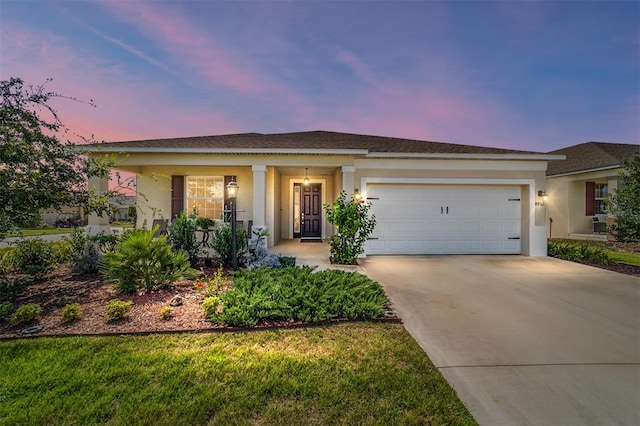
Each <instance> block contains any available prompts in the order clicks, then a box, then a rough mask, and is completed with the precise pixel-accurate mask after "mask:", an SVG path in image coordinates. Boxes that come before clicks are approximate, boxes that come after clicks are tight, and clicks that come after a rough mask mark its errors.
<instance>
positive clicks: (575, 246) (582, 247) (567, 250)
mask: <svg viewBox="0 0 640 426" xmlns="http://www.w3.org/2000/svg"><path fill="white" fill-rule="evenodd" d="M547 247H548V251H547V253H548V255H549V256H551V257H557V258H558V259H563V260H569V261H572V262H576V261H580V260H586V261H589V262H594V263H600V264H602V265H610V264H611V263H612V262H613V260H612V259H611V257H610V256H609V254H608V253H607V250H606V248H605V247H604V246H602V245H598V244H594V243H590V242H587V241H549V242H548V243H547Z"/></svg>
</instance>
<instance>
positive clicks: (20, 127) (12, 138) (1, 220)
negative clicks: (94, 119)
mask: <svg viewBox="0 0 640 426" xmlns="http://www.w3.org/2000/svg"><path fill="white" fill-rule="evenodd" d="M45 84H46V83H45ZM57 97H62V98H66V99H71V100H75V99H74V98H70V97H66V96H62V95H60V94H57V93H54V92H50V91H46V90H45V85H39V86H31V85H25V83H24V82H23V81H22V80H21V79H20V78H11V79H9V80H4V81H0V204H1V205H2V209H1V210H0V239H2V238H3V237H4V236H6V233H7V231H8V230H10V229H11V228H13V227H16V226H21V225H22V224H23V223H25V222H28V221H29V220H30V219H31V218H33V217H34V215H38V214H39V211H40V209H43V208H60V207H62V206H69V205H72V206H78V205H79V206H85V207H89V206H91V208H90V209H91V210H93V211H98V212H102V211H105V210H106V208H107V205H106V199H107V197H106V196H105V195H106V194H100V195H101V196H99V197H97V198H96V197H95V196H96V195H99V194H93V195H94V197H93V198H92V194H90V191H89V190H88V183H87V180H88V178H89V177H91V176H101V177H105V178H108V176H109V165H107V164H106V163H101V164H98V163H96V162H93V161H89V159H88V158H87V157H86V156H84V155H82V153H81V152H80V151H79V150H78V149H77V145H76V144H74V143H72V142H71V141H69V140H65V141H61V140H60V138H61V137H64V138H66V137H67V136H68V135H70V134H71V132H69V130H68V129H67V128H66V127H65V126H64V125H63V123H62V121H61V120H60V119H59V117H58V114H57V112H56V111H55V110H54V109H53V108H52V107H51V106H50V101H51V99H52V98H57ZM91 104H92V103H91ZM96 199H100V200H102V202H96V201H95V200H96ZM90 200H93V201H91V202H90Z"/></svg>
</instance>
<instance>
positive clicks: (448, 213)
mask: <svg viewBox="0 0 640 426" xmlns="http://www.w3.org/2000/svg"><path fill="white" fill-rule="evenodd" d="M447 214H449V206H447Z"/></svg>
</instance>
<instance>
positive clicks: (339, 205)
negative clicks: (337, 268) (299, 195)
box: [322, 191, 376, 265]
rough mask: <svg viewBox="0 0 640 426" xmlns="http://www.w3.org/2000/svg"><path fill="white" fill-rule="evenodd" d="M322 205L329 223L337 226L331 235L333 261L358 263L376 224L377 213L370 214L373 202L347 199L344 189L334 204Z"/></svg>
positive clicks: (349, 263)
mask: <svg viewBox="0 0 640 426" xmlns="http://www.w3.org/2000/svg"><path fill="white" fill-rule="evenodd" d="M322 207H323V208H324V210H325V216H326V217H327V220H328V221H329V223H331V224H332V225H335V226H336V228H337V233H336V234H334V235H332V236H331V237H329V245H330V246H331V261H332V262H333V263H339V264H344V265H355V264H357V263H358V256H359V255H361V254H362V253H364V243H365V242H366V241H367V238H369V235H371V233H372V232H373V230H374V228H375V226H376V217H375V215H371V216H369V210H370V209H371V204H368V203H362V202H360V201H358V200H356V199H351V200H347V193H346V192H345V191H342V192H340V196H339V197H338V199H337V200H336V201H335V202H334V203H333V205H331V204H323V205H322Z"/></svg>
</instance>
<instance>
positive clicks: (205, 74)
mask: <svg viewBox="0 0 640 426" xmlns="http://www.w3.org/2000/svg"><path fill="white" fill-rule="evenodd" d="M639 38H640V2H637V1H602V2H599V1H596V2H594V1H588V2H587V1H557V2H556V1H544V2H538V1H499V2H488V1H469V2H465V1H456V2H445V1H412V2H402V1H394V2H307V1H305V2H284V1H278V2H267V1H261V2H209V1H207V2H205V1H202V2H199V1H184V2H176V1H164V2H162V1H153V2H143V1H135V2H127V1H111V2H100V3H96V2H91V3H89V2H76V1H49V2H40V1H21V2H19V1H6V0H0V43H1V45H0V49H1V50H0V79H2V80H5V79H8V78H9V77H21V78H23V79H24V80H25V81H26V82H28V83H32V84H39V83H42V82H44V81H45V79H47V78H53V82H51V83H49V84H48V87H49V89H51V90H54V91H57V92H61V93H63V94H65V95H68V96H74V97H77V98H81V99H93V100H94V101H95V103H96V104H97V108H92V107H90V106H88V105H86V104H78V103H74V102H69V101H62V100H56V102H55V106H56V108H57V109H58V111H59V113H60V115H61V117H62V119H63V121H64V122H65V124H67V125H68V126H69V127H71V129H72V130H74V131H76V132H78V133H80V134H82V135H85V136H90V135H91V134H93V135H94V136H95V138H96V139H97V140H107V141H117V140H130V139H148V138H164V137H174V136H198V135H213V134H225V133H240V132H260V133H279V132H294V131H306V130H330V131H341V132H351V133H362V134H374V135H383V136H396V137H406V138H415V139H424V140H433V141H442V142H453V143H462V144H470V145H484V146H494V147H504V148H513V149H524V150H532V151H542V152H546V151H550V150H553V149H558V148H562V147H566V146H569V145H574V144H577V143H582V142H586V141H594V140H595V141H608V142H623V143H639V140H640V135H639V132H640V130H639V128H640V118H639V117H640V106H639V105H640V102H639V98H640V87H639V85H640V82H639V75H640V43H639Z"/></svg>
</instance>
